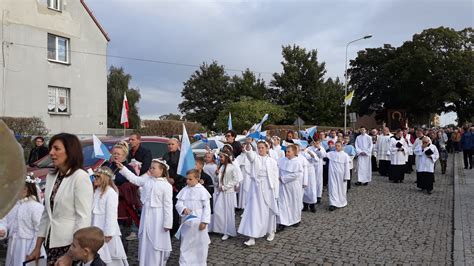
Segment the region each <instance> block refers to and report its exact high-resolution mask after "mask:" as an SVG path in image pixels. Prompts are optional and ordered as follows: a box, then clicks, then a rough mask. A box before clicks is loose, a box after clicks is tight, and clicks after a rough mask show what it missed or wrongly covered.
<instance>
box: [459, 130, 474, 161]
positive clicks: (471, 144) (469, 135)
mask: <svg viewBox="0 0 474 266" xmlns="http://www.w3.org/2000/svg"><path fill="white" fill-rule="evenodd" d="M461 147H462V153H463V158H464V169H468V168H469V169H472V156H473V153H474V127H471V128H470V129H469V128H468V127H465V128H464V133H463V134H462V136H461Z"/></svg>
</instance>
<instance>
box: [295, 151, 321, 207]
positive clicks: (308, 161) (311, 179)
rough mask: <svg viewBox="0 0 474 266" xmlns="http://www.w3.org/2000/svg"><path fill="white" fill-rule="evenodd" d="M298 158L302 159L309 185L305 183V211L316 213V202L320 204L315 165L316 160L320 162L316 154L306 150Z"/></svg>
mask: <svg viewBox="0 0 474 266" xmlns="http://www.w3.org/2000/svg"><path fill="white" fill-rule="evenodd" d="M298 157H300V158H301V161H302V163H303V165H304V168H305V171H304V174H306V178H305V179H303V180H307V183H306V184H304V183H303V189H304V191H303V211H307V210H310V211H311V212H316V202H318V197H317V186H316V170H315V168H314V163H316V160H319V158H318V156H317V155H316V153H314V152H313V151H311V150H309V149H308V148H306V149H305V150H303V151H301V152H300V154H299V155H298Z"/></svg>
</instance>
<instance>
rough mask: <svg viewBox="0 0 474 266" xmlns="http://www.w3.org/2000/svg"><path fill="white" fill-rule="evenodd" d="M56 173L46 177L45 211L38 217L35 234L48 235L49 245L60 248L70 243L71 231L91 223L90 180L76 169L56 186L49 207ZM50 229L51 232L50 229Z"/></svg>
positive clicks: (81, 171) (91, 190) (83, 172)
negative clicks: (52, 201) (38, 221)
mask: <svg viewBox="0 0 474 266" xmlns="http://www.w3.org/2000/svg"><path fill="white" fill-rule="evenodd" d="M57 176H58V174H48V175H47V176H46V187H45V197H44V199H45V200H44V201H45V210H44V211H43V215H42V217H41V222H40V229H39V232H38V236H39V237H45V238H47V237H48V234H50V235H49V237H50V242H49V247H50V248H55V247H64V246H68V245H70V244H71V243H72V239H73V234H74V233H75V232H76V231H77V230H79V229H81V228H84V227H88V226H90V225H91V219H92V198H93V188H92V182H91V180H90V178H89V175H88V174H87V172H86V171H84V170H82V169H78V170H76V171H75V172H74V173H73V174H72V175H70V176H68V177H65V178H64V179H63V181H62V183H61V185H60V186H59V189H58V191H57V193H56V197H55V199H54V209H53V210H51V205H50V200H49V199H50V197H51V192H52V190H53V186H54V183H55V182H56V178H57ZM50 229H51V231H50Z"/></svg>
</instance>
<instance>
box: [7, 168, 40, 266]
mask: <svg viewBox="0 0 474 266" xmlns="http://www.w3.org/2000/svg"><path fill="white" fill-rule="evenodd" d="M37 181H39V179H37V178H34V177H33V176H31V175H29V176H27V177H26V180H25V187H24V189H23V192H22V193H21V195H20V196H21V199H20V200H19V201H18V202H17V203H16V205H15V206H14V207H13V209H11V210H10V212H9V213H8V214H7V215H6V216H5V217H4V218H3V219H0V240H3V239H5V238H7V237H8V250H7V259H6V262H5V265H6V266H22V265H23V262H24V261H25V257H26V256H27V255H28V254H29V253H30V252H31V251H32V250H33V249H34V247H35V243H36V237H37V234H38V228H39V223H40V219H41V214H42V213H43V205H42V204H41V203H39V196H38V191H37V188H36V184H37ZM45 255H46V253H45V251H44V248H42V249H41V256H45Z"/></svg>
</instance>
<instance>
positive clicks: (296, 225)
mask: <svg viewBox="0 0 474 266" xmlns="http://www.w3.org/2000/svg"><path fill="white" fill-rule="evenodd" d="M300 223H301V222H298V223H295V224H294V225H292V227H298V226H300Z"/></svg>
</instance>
